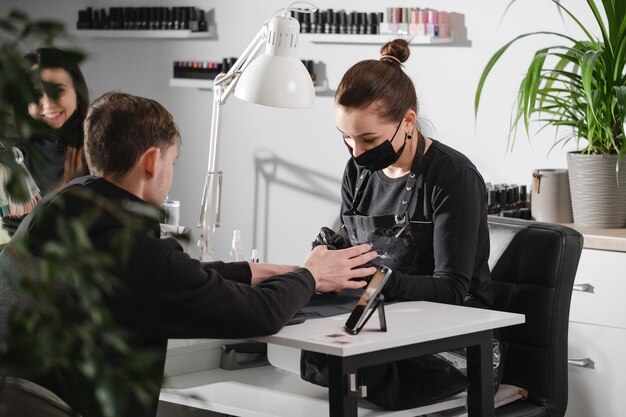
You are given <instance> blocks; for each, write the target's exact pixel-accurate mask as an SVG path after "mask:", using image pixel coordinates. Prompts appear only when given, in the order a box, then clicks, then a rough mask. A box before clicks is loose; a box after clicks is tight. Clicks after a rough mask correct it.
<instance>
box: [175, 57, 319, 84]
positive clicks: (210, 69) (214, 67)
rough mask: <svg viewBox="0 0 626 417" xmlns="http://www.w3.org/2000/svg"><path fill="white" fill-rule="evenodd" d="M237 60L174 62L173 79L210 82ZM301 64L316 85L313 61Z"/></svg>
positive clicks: (226, 70) (304, 61)
mask: <svg viewBox="0 0 626 417" xmlns="http://www.w3.org/2000/svg"><path fill="white" fill-rule="evenodd" d="M236 61H237V58H224V59H222V62H215V61H174V78H191V79H204V80H212V79H214V78H215V77H217V75H218V74H219V73H221V72H224V73H225V72H228V70H230V68H231V67H232V66H233V65H234V64H235V62H236ZM302 63H303V64H304V66H305V67H306V69H307V71H308V72H309V74H310V75H311V80H312V81H313V84H316V75H315V65H314V62H313V60H303V61H302Z"/></svg>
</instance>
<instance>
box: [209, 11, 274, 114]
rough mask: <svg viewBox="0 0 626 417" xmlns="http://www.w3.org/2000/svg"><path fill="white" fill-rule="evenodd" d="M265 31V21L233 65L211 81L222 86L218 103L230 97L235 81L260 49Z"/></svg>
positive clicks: (222, 102)
mask: <svg viewBox="0 0 626 417" xmlns="http://www.w3.org/2000/svg"><path fill="white" fill-rule="evenodd" d="M266 33H267V22H265V23H263V26H262V27H261V29H259V31H258V32H257V34H256V35H255V36H254V38H253V39H252V41H251V42H250V43H249V44H248V46H247V47H246V49H244V51H243V52H242V53H241V55H240V56H239V58H237V61H235V63H234V64H233V66H232V67H230V69H229V70H228V72H227V73H226V74H223V75H222V74H220V75H218V76H217V77H216V78H215V82H214V83H213V85H214V86H217V85H223V86H224V87H223V90H222V92H221V96H220V97H219V103H220V104H224V103H225V102H226V100H227V99H228V97H230V95H231V94H232V92H233V90H234V88H235V86H236V85H237V81H238V80H239V77H240V76H241V73H242V72H243V71H245V69H246V68H247V67H248V65H250V63H251V62H252V61H253V60H254V58H255V57H256V56H257V54H258V52H259V49H261V47H262V46H263V44H264V41H265V35H266ZM214 91H215V90H214Z"/></svg>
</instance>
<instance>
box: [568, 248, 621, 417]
mask: <svg viewBox="0 0 626 417" xmlns="http://www.w3.org/2000/svg"><path fill="white" fill-rule="evenodd" d="M584 284H587V285H584ZM575 289H576V290H575V291H574V293H573V294H572V305H571V311H570V326H569V341H568V357H569V358H570V365H569V373H568V376H569V384H568V385H569V400H568V406H567V413H566V414H565V415H566V417H620V416H624V415H626V395H624V387H626V359H625V358H624V352H625V351H626V252H613V251H607V250H600V249H588V248H585V249H583V252H582V256H581V259H580V265H579V268H578V272H577V274H576V282H575Z"/></svg>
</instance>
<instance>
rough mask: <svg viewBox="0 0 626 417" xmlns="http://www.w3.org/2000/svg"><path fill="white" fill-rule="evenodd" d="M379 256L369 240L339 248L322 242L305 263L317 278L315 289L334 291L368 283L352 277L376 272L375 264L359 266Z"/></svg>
mask: <svg viewBox="0 0 626 417" xmlns="http://www.w3.org/2000/svg"><path fill="white" fill-rule="evenodd" d="M377 256H378V254H377V253H376V252H374V251H373V250H372V247H371V245H370V244H369V243H365V244H362V245H359V246H353V247H351V248H347V249H339V250H329V249H328V248H327V247H326V246H323V245H321V246H317V247H316V248H315V249H313V250H312V251H311V253H309V256H307V258H306V259H305V260H304V264H303V265H302V266H303V267H304V268H306V269H308V270H309V271H310V272H311V274H312V275H313V278H315V289H316V291H319V292H333V291H339V290H342V289H344V288H362V287H364V286H365V285H366V284H367V283H366V282H365V281H363V280H359V281H350V279H351V278H364V277H367V276H370V275H373V274H374V273H375V272H376V267H373V266H371V267H367V268H359V267H360V266H362V265H363V264H365V263H367V262H369V261H371V260H374V259H376V257H377Z"/></svg>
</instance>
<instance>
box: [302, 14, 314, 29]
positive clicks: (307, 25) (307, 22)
mask: <svg viewBox="0 0 626 417" xmlns="http://www.w3.org/2000/svg"><path fill="white" fill-rule="evenodd" d="M311 15H312V13H308V12H307V13H304V16H302V17H303V23H302V25H301V26H300V32H303V33H311Z"/></svg>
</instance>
